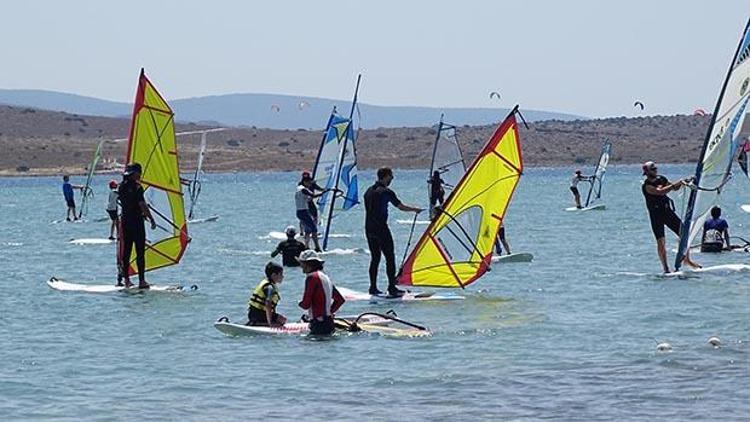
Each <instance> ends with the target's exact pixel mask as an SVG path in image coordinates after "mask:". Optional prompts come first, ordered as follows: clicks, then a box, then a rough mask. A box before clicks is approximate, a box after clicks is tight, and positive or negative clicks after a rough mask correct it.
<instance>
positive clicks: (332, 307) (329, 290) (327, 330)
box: [297, 250, 346, 335]
mask: <svg viewBox="0 0 750 422" xmlns="http://www.w3.org/2000/svg"><path fill="white" fill-rule="evenodd" d="M297 260H298V261H299V263H300V264H301V265H302V272H303V273H304V274H305V276H306V277H305V292H304V294H303V295H302V300H301V301H300V302H299V307H300V308H302V309H304V310H305V311H307V317H308V319H309V321H310V334H312V335H329V334H333V332H334V331H335V330H336V327H335V325H334V322H333V315H334V314H335V313H336V311H338V310H339V308H341V305H343V304H344V302H346V300H345V299H344V297H343V296H341V293H339V291H338V290H337V289H336V287H335V286H334V285H333V283H332V282H331V279H330V278H328V276H327V275H326V274H325V273H323V263H324V262H325V261H323V260H322V259H320V256H319V255H318V254H317V253H316V252H315V251H311V250H306V251H304V252H302V253H301V254H300V256H299V258H297Z"/></svg>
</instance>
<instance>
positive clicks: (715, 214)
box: [701, 206, 732, 252]
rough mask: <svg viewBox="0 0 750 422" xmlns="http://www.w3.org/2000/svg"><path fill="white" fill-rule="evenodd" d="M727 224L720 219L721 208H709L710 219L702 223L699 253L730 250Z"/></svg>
mask: <svg viewBox="0 0 750 422" xmlns="http://www.w3.org/2000/svg"><path fill="white" fill-rule="evenodd" d="M724 245H726V247H725V246H724ZM731 248H732V245H730V243H729V223H727V221H726V220H725V219H723V218H721V208H719V207H718V206H716V207H713V208H711V217H709V218H707V219H706V221H705V222H704V223H703V236H701V252H721V251H722V250H730V249H731Z"/></svg>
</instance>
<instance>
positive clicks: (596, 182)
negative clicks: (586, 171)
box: [584, 141, 612, 208]
mask: <svg viewBox="0 0 750 422" xmlns="http://www.w3.org/2000/svg"><path fill="white" fill-rule="evenodd" d="M611 153H612V143H611V142H609V141H604V145H602V152H601V153H600V154H599V161H598V162H597V164H596V169H594V174H593V175H592V176H591V186H590V187H589V193H588V195H586V205H584V208H588V207H589V205H591V204H592V202H594V201H597V200H599V199H601V197H602V185H603V182H604V174H605V173H606V172H607V164H609V157H610V155H611ZM592 195H593V198H592Z"/></svg>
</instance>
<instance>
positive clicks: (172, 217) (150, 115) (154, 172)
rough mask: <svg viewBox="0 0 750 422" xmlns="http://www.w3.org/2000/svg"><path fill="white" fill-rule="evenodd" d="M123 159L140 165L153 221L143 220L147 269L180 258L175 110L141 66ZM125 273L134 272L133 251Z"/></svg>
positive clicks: (183, 235)
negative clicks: (149, 222) (125, 152)
mask: <svg viewBox="0 0 750 422" xmlns="http://www.w3.org/2000/svg"><path fill="white" fill-rule="evenodd" d="M125 162H126V163H138V164H140V165H141V167H142V174H141V185H142V186H143V188H144V197H145V198H146V202H147V203H148V207H149V209H150V210H151V214H152V215H153V217H154V219H155V220H156V229H155V230H151V227H150V225H149V224H146V226H147V228H146V271H150V270H154V269H157V268H162V267H166V266H169V265H174V264H177V263H178V262H180V259H181V258H182V255H183V254H184V253H185V249H186V248H187V245H188V242H189V241H190V239H189V238H188V231H187V222H186V220H185V204H184V202H183V195H182V183H180V172H179V167H178V156H177V142H176V138H175V131H174V113H173V112H172V109H171V108H170V107H169V105H168V104H167V102H166V101H165V100H164V98H163V97H162V96H161V95H160V94H159V92H158V91H157V90H156V88H155V87H154V86H153V84H151V81H149V80H148V78H147V77H146V75H145V73H144V72H143V69H141V75H140V79H139V80H138V91H137V92H136V96H135V104H134V106H133V120H132V122H131V125H130V136H129V140H128V152H127V156H126V161H125ZM128 272H129V274H135V273H136V272H137V270H136V265H135V251H133V253H132V255H131V256H130V257H128Z"/></svg>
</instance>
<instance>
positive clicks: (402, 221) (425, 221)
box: [396, 220, 430, 226]
mask: <svg viewBox="0 0 750 422" xmlns="http://www.w3.org/2000/svg"><path fill="white" fill-rule="evenodd" d="M396 223H398V224H409V225H411V223H414V224H416V225H418V226H419V225H427V224H430V220H417V221H416V222H415V221H414V220H396Z"/></svg>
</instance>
